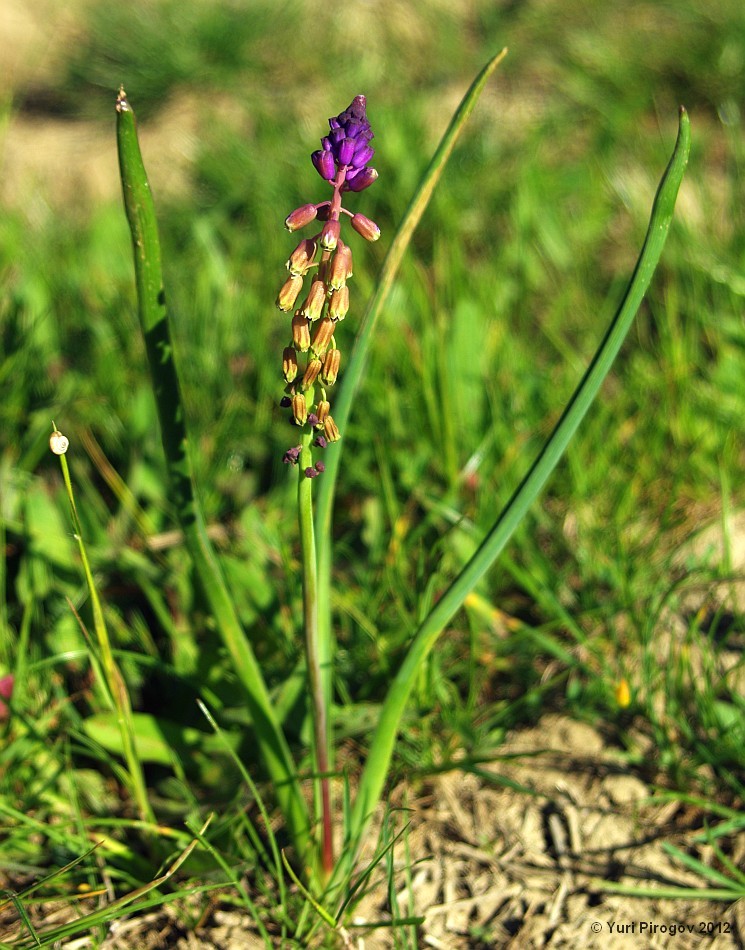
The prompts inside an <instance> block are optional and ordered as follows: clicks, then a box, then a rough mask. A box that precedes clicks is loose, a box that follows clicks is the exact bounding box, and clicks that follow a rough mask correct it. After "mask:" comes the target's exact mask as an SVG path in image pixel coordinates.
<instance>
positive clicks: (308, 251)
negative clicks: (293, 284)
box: [287, 238, 317, 277]
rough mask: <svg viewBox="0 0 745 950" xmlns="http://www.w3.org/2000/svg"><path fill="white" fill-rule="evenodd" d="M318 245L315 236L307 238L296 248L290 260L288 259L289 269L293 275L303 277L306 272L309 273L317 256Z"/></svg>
mask: <svg viewBox="0 0 745 950" xmlns="http://www.w3.org/2000/svg"><path fill="white" fill-rule="evenodd" d="M316 250H317V245H316V242H315V240H313V238H305V239H304V240H302V241H301V242H300V243H299V244H298V246H297V247H296V248H295V250H294V251H293V252H292V254H291V255H290V259H289V261H287V270H288V271H289V272H290V274H291V276H293V277H296V276H300V277H302V276H303V275H304V274H307V273H308V268H309V267H310V265H311V264H312V263H313V258H314V257H315V256H316Z"/></svg>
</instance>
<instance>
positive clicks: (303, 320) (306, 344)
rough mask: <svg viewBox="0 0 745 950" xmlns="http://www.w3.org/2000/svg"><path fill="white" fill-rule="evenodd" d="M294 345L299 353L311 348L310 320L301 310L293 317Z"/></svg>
mask: <svg viewBox="0 0 745 950" xmlns="http://www.w3.org/2000/svg"><path fill="white" fill-rule="evenodd" d="M292 345H293V346H294V347H295V349H296V350H297V351H298V352H299V353H305V352H306V351H307V350H309V349H310V320H308V318H307V317H304V316H303V315H302V313H300V311H299V310H298V312H297V313H296V314H295V316H294V317H293V318H292Z"/></svg>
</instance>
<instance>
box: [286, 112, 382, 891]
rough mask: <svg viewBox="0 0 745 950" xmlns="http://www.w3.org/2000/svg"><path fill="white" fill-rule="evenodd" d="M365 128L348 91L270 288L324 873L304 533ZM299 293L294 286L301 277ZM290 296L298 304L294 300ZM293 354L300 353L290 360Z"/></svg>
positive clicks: (359, 227) (363, 227)
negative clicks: (294, 431)
mask: <svg viewBox="0 0 745 950" xmlns="http://www.w3.org/2000/svg"><path fill="white" fill-rule="evenodd" d="M372 138H373V133H372V129H371V128H370V123H369V121H368V119H367V110H366V100H365V97H364V96H356V97H355V98H354V99H353V100H352V102H351V103H350V105H349V107H348V108H347V109H345V110H344V112H341V113H340V114H339V115H338V116H334V117H333V118H331V119H329V133H328V135H325V136H324V137H323V138H322V139H321V148H320V149H319V150H318V151H316V152H313V154H312V155H311V160H312V162H313V165H314V167H315V169H316V171H317V172H318V174H319V175H320V176H321V178H323V179H324V180H325V181H327V182H329V184H330V185H331V188H332V197H331V199H330V200H327V201H321V202H319V203H317V204H312V203H308V204H304V205H301V206H300V207H299V208H296V209H295V210H294V211H293V212H291V213H290V214H289V215H288V216H287V218H286V220H285V227H286V228H287V230H288V231H297V230H299V229H300V228H304V227H307V226H308V225H310V224H312V223H314V222H320V223H321V225H322V226H321V228H320V230H319V231H318V232H317V233H316V234H314V235H313V237H310V238H303V240H301V241H300V243H299V244H298V245H297V247H296V248H295V250H294V251H293V252H292V254H291V255H290V257H289V259H288V261H287V270H288V272H289V276H288V277H287V279H286V280H285V282H284V283H283V285H282V287H281V288H280V291H279V294H278V295H277V306H278V307H279V309H280V310H281V311H283V312H287V311H294V313H293V317H292V322H291V327H290V341H289V344H288V345H287V346H286V347H285V348H284V351H283V354H282V376H283V378H284V380H285V384H286V385H285V394H284V397H283V398H282V401H281V405H282V406H283V407H286V408H288V409H289V410H290V413H291V421H292V422H293V423H294V424H295V425H296V426H298V427H299V428H300V430H301V436H300V439H301V441H300V445H296V446H293V447H292V448H289V449H288V450H287V451H286V452H285V455H284V461H285V463H286V464H287V465H297V466H298V476H299V477H298V521H299V525H300V542H301V549H302V565H303V620H304V628H305V649H306V657H307V664H308V680H309V686H310V696H311V706H312V712H313V726H314V728H313V737H314V752H315V765H316V769H315V774H316V812H317V814H318V816H319V817H320V821H321V838H322V840H321V860H322V866H323V871H324V873H325V874H326V875H330V874H331V872H332V870H333V866H334V856H333V846H332V822H331V790H330V786H329V774H330V771H331V768H332V750H331V742H330V737H329V728H328V710H329V706H330V701H331V697H330V687H329V682H330V676H329V670H322V668H321V660H320V657H321V648H320V643H319V636H318V566H317V560H316V542H315V537H314V533H313V499H312V491H311V485H312V481H313V479H314V478H317V477H318V476H319V475H321V474H323V472H324V470H325V467H326V466H325V464H324V463H323V461H321V460H320V459H314V455H318V454H319V453H321V452H323V451H324V450H325V449H326V447H327V446H328V444H329V443H330V442H336V441H338V439H339V438H340V434H339V428H338V426H337V425H336V423H335V422H334V419H333V416H332V415H331V414H330V409H331V403H330V401H329V398H328V390H329V389H330V388H331V387H332V386H333V385H334V384H335V383H336V380H337V378H338V376H339V370H340V367H341V351H340V350H339V347H338V344H337V341H336V338H335V335H334V334H335V330H336V325H337V323H339V321H341V320H343V319H344V318H345V317H346V315H347V312H348V310H349V288H348V286H347V281H348V280H349V279H350V277H351V276H352V267H353V263H352V251H351V249H350V248H349V246H348V245H347V244H345V243H344V241H343V240H342V237H341V225H342V218H343V216H344V215H346V216H348V217H349V218H350V219H351V223H352V228H353V229H354V230H355V231H356V232H357V233H358V234H359V235H361V236H362V237H363V238H365V239H366V240H368V241H377V239H378V238H379V237H380V228H379V227H378V226H377V225H376V224H375V222H374V221H370V219H369V218H366V217H365V216H364V215H361V214H354V213H352V212H351V211H348V210H347V209H346V208H344V206H343V204H342V196H343V195H344V193H345V192H350V191H362V190H363V189H365V188H367V187H369V186H370V185H371V184H372V183H373V182H374V181H375V179H376V178H377V177H378V173H377V172H376V171H375V169H374V168H370V167H369V164H368V163H369V162H370V159H371V158H372V157H373V154H374V150H373V148H372V146H371V145H370V142H371V140H372ZM306 278H307V279H308V280H307V286H306V287H305V295H304V296H303V293H302V292H303V285H304V284H306ZM298 301H300V304H299V306H296V305H297V303H298ZM298 356H300V357H302V359H301V360H300V361H299V360H298Z"/></svg>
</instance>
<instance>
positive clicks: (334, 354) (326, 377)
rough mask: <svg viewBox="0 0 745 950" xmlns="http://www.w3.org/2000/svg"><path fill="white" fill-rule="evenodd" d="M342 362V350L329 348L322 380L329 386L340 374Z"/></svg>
mask: <svg viewBox="0 0 745 950" xmlns="http://www.w3.org/2000/svg"><path fill="white" fill-rule="evenodd" d="M340 363H341V352H340V351H339V350H329V351H328V353H327V354H326V359H325V360H324V361H323V369H322V370H321V380H322V381H323V382H324V383H325V384H326V385H327V386H333V385H334V383H335V382H336V377H337V376H338V375H339V365H340Z"/></svg>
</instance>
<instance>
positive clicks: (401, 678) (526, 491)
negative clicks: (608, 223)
mask: <svg viewBox="0 0 745 950" xmlns="http://www.w3.org/2000/svg"><path fill="white" fill-rule="evenodd" d="M690 137H691V136H690V122H689V119H688V115H687V113H686V111H685V109H682V108H681V110H680V123H679V128H678V138H677V142H676V145H675V149H674V151H673V155H672V157H671V159H670V163H669V164H668V166H667V169H666V171H665V174H664V176H663V178H662V181H661V182H660V186H659V188H658V190H657V194H656V196H655V200H654V204H653V206H652V213H651V217H650V222H649V227H648V230H647V235H646V238H645V240H644V245H643V247H642V250H641V253H640V255H639V259H638V260H637V263H636V267H635V269H634V273H633V275H632V277H631V281H630V283H629V286H628V288H627V290H626V294H625V296H624V298H623V301H622V302H621V305H620V307H619V309H618V311H617V313H616V315H615V317H614V318H613V320H612V322H611V325H610V327H609V328H608V331H607V333H606V335H605V337H604V339H603V341H602V343H601V344H600V347H599V349H598V351H597V353H596V354H595V356H594V357H593V359H592V362H591V363H590V365H589V367H588V369H587V371H586V373H585V375H584V377H583V378H582V380H581V382H580V383H579V385H578V387H577V389H576V390H575V392H574V394H573V396H572V397H571V399H570V401H569V403H568V405H567V407H566V409H565V410H564V413H563V414H562V416H561V418H560V420H559V422H558V423H557V425H556V428H555V429H554V431H553V432H552V434H551V436H550V437H549V439H548V441H547V442H546V444H545V445H544V446H543V448H542V449H541V451H540V453H539V454H538V457H537V458H536V459H535V461H534V462H533V464H532V465H531V467H530V469H529V470H528V473H527V475H526V476H525V477H524V479H523V480H522V482H521V483H520V485H519V486H518V487H517V489H516V490H515V492H514V494H513V496H512V498H511V499H510V501H509V502H508V503H507V506H506V507H505V509H504V510H503V512H502V513H501V515H500V516H499V518H498V519H497V521H496V523H495V524H494V526H493V527H492V529H491V531H490V532H489V534H488V535H487V536H486V538H485V539H484V541H483V542H482V544H481V546H480V547H479V548H478V550H477V551H476V553H475V554H474V555H473V557H472V558H471V559H470V561H469V562H468V563H467V564H466V566H465V567H464V568H463V570H462V571H461V572H460V574H459V575H458V577H457V578H456V579H455V580H454V581H453V583H452V584H451V585H450V587H449V588H448V590H447V591H446V593H445V594H444V595H443V597H442V598H441V599H440V600H439V601H438V602H437V604H436V605H435V606H434V607H433V608H432V610H431V611H430V613H429V614H428V615H427V617H426V618H425V620H424V622H423V623H422V624H421V626H420V627H419V629H418V631H417V633H416V634H415V636H414V640H413V642H412V644H411V647H410V648H409V652H408V654H407V656H406V659H405V660H404V662H403V664H402V666H401V667H400V669H399V671H398V674H397V675H396V677H395V679H394V681H393V683H392V684H391V687H390V689H389V692H388V696H387V698H386V701H385V704H384V705H383V709H382V711H381V714H380V720H379V722H378V726H377V729H376V731H375V735H374V737H373V742H372V746H371V748H370V753H369V755H368V758H367V763H366V766H365V769H364V771H363V774H362V778H361V781H360V785H359V789H358V792H357V797H356V799H355V803H354V807H353V809H352V814H351V817H350V829H349V839H350V842H351V845H352V847H350V848H349V849H348V855H349V860H351V858H352V855H354V854H355V853H356V850H357V848H358V846H359V842H360V840H361V837H362V835H363V833H364V831H365V829H366V828H367V825H368V822H369V821H370V818H371V816H372V813H373V810H374V808H375V806H376V805H377V803H378V801H379V799H380V795H381V793H382V790H383V786H384V783H385V778H386V775H387V772H388V767H389V764H390V760H391V754H392V752H393V746H394V743H395V740H396V735H397V733H398V730H399V727H400V723H401V718H402V716H403V713H404V709H405V707H406V703H407V700H408V698H409V695H410V693H411V690H412V688H413V686H414V683H415V681H416V678H417V676H418V673H419V671H420V669H421V667H422V664H423V663H424V661H425V660H426V658H427V656H428V655H429V653H430V651H431V650H432V648H433V646H434V645H435V643H436V642H437V639H438V637H439V636H440V634H441V633H442V631H443V630H444V628H445V626H446V624H447V623H448V622H449V621H450V619H451V618H452V617H453V615H454V614H455V613H456V611H457V610H458V609H459V608H460V607H461V605H462V604H463V601H464V600H465V598H466V596H467V595H468V594H469V593H470V591H472V590H473V588H474V587H475V586H476V584H477V583H478V582H479V580H480V579H481V578H482V577H483V576H484V574H485V573H486V572H487V571H488V570H489V568H490V567H491V566H492V564H493V563H494V561H495V560H496V559H497V557H498V556H499V554H500V552H501V551H502V549H503V548H504V546H505V545H506V544H507V542H508V541H509V539H510V537H511V536H512V534H513V532H514V531H515V529H516V528H517V526H518V525H519V523H520V521H521V520H522V518H523V517H524V516H525V514H526V512H527V511H528V509H529V508H530V506H531V505H532V504H533V502H534V501H535V499H536V498H537V497H538V494H539V492H540V491H541V489H542V488H543V486H544V484H545V483H546V480H547V479H548V477H549V475H550V474H551V472H552V471H553V470H554V468H555V467H556V464H557V463H558V461H559V459H560V458H561V456H562V454H563V453H564V450H565V449H566V447H567V445H568V444H569V441H570V439H571V438H572V436H573V435H574V433H575V431H576V430H577V427H578V426H579V424H580V422H581V421H582V419H583V418H584V416H585V414H586V413H587V410H588V409H589V408H590V405H591V404H592V401H593V400H594V398H595V396H596V395H597V392H598V390H599V389H600V386H601V384H602V382H603V380H604V379H605V377H606V375H607V374H608V371H609V370H610V368H611V365H612V364H613V361H614V359H615V358H616V355H617V354H618V351H619V350H620V348H621V345H622V343H623V341H624V339H625V337H626V334H627V333H628V331H629V329H630V327H631V324H632V321H633V319H634V316H635V315H636V312H637V310H638V308H639V305H640V303H641V301H642V298H643V297H644V294H645V292H646V290H647V287H648V286H649V282H650V280H651V278H652V274H653V273H654V269H655V267H656V266H657V262H658V261H659V258H660V254H661V253H662V249H663V247H664V244H665V240H666V238H667V234H668V231H669V229H670V223H671V221H672V216H673V210H674V208H675V199H676V197H677V194H678V189H679V187H680V183H681V181H682V179H683V174H684V172H685V167H686V164H687V161H688V153H689V150H690ZM340 873H343V869H341V868H340ZM337 880H338V878H337Z"/></svg>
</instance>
